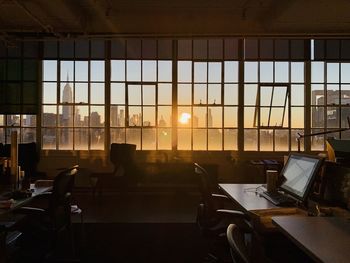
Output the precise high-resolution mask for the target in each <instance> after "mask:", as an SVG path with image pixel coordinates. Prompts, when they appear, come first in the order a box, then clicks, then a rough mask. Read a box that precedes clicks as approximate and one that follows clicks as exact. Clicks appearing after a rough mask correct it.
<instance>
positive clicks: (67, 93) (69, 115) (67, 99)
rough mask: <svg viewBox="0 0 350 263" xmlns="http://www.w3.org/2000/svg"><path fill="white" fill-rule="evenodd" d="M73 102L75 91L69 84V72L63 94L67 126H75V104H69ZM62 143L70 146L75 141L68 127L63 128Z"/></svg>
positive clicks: (63, 109)
mask: <svg viewBox="0 0 350 263" xmlns="http://www.w3.org/2000/svg"><path fill="white" fill-rule="evenodd" d="M72 102H73V91H72V87H71V86H70V84H69V76H68V74H67V83H66V85H65V86H64V88H63V94H62V104H63V106H62V117H61V118H62V125H63V126H65V127H72V126H73V106H72V105H69V104H71V103H72ZM67 104H68V105H67ZM61 137H62V138H61V142H62V144H64V145H66V146H69V145H71V143H72V142H73V138H72V136H71V134H70V132H69V130H68V129H63V130H62V133H61Z"/></svg>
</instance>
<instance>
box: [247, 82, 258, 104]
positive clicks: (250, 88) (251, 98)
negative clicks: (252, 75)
mask: <svg viewBox="0 0 350 263" xmlns="http://www.w3.org/2000/svg"><path fill="white" fill-rule="evenodd" d="M257 94H258V86H257V85H251V84H248V85H244V105H256V104H257V100H256V97H257Z"/></svg>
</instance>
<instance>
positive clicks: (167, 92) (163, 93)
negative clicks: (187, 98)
mask: <svg viewBox="0 0 350 263" xmlns="http://www.w3.org/2000/svg"><path fill="white" fill-rule="evenodd" d="M158 104H168V105H169V104H172V85H171V84H158Z"/></svg>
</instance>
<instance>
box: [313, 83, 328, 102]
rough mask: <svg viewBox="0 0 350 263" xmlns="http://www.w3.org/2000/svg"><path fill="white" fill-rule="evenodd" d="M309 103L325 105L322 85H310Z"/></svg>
mask: <svg viewBox="0 0 350 263" xmlns="http://www.w3.org/2000/svg"><path fill="white" fill-rule="evenodd" d="M311 105H325V98H324V85H323V84H313V85H311Z"/></svg>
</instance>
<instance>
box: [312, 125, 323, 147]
mask: <svg viewBox="0 0 350 263" xmlns="http://www.w3.org/2000/svg"><path fill="white" fill-rule="evenodd" d="M323 131H324V130H323V129H313V130H312V133H319V132H323ZM324 143H325V142H324V135H317V136H312V137H311V150H312V151H324Z"/></svg>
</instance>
